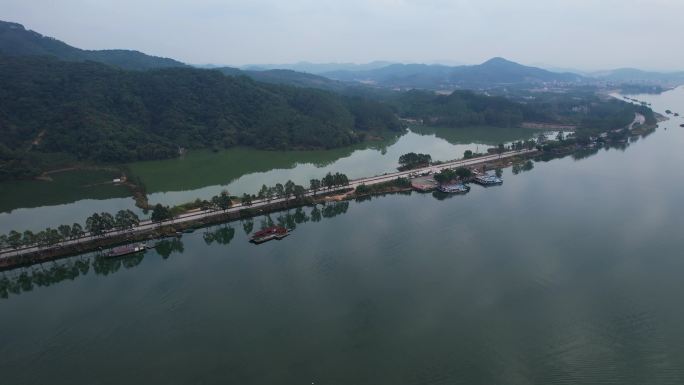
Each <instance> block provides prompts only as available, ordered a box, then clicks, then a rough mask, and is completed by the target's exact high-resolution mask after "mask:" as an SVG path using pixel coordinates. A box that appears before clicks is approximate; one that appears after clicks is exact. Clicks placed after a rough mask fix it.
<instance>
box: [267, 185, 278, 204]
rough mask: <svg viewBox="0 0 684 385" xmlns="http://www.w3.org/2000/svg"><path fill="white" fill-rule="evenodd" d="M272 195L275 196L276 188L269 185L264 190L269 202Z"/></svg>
mask: <svg viewBox="0 0 684 385" xmlns="http://www.w3.org/2000/svg"><path fill="white" fill-rule="evenodd" d="M274 196H276V188H275V187H269V188H268V190H267V191H266V199H267V200H268V201H269V202H270V201H271V199H273V197H274Z"/></svg>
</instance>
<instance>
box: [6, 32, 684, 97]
mask: <svg viewBox="0 0 684 385" xmlns="http://www.w3.org/2000/svg"><path fill="white" fill-rule="evenodd" d="M0 55H8V56H53V57H56V58H58V59H60V60H65V61H95V62H99V63H104V64H107V65H110V66H114V67H118V68H122V69H127V70H149V69H155V68H169V67H189V66H188V65H187V64H185V63H182V62H180V61H177V60H174V59H169V58H163V57H157V56H150V55H146V54H144V53H142V52H138V51H132V50H83V49H80V48H76V47H72V46H70V45H68V44H66V43H64V42H62V41H59V40H57V39H54V38H52V37H47V36H43V35H41V34H40V33H38V32H34V31H31V30H27V29H26V28H24V26H23V25H21V24H17V23H11V22H4V21H0ZM195 67H196V68H204V69H213V70H218V71H221V72H222V73H224V74H226V75H229V76H247V77H250V78H252V79H254V80H257V81H261V82H267V83H273V84H285V85H293V86H298V87H310V88H319V89H326V90H333V91H340V90H346V89H348V88H349V87H350V86H358V85H360V84H364V85H372V86H374V87H381V88H400V89H413V88H419V89H433V90H449V91H450V90H454V89H475V90H477V89H490V88H497V87H509V86H510V87H518V86H522V87H525V86H538V85H574V84H597V83H610V84H615V85H620V84H622V83H629V84H646V85H658V86H674V85H680V84H684V72H676V73H660V72H647V71H641V70H637V69H629V68H624V69H617V70H611V71H601V72H595V73H584V74H581V75H580V74H577V73H574V72H557V71H548V70H545V69H542V68H538V67H532V66H525V65H521V64H518V63H515V62H512V61H509V60H506V59H503V58H498V57H497V58H493V59H490V60H488V61H486V62H484V63H482V64H478V65H458V66H447V65H441V64H400V63H391V62H386V61H376V62H371V63H367V64H354V63H323V64H316V63H309V62H299V63H295V64H264V65H250V66H245V67H242V68H233V67H220V66H212V65H204V66H195ZM357 88H358V87H357Z"/></svg>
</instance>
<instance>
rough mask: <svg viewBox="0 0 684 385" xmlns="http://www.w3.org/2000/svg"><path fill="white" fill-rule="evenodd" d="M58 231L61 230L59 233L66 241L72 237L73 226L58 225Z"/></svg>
mask: <svg viewBox="0 0 684 385" xmlns="http://www.w3.org/2000/svg"><path fill="white" fill-rule="evenodd" d="M57 231H59V235H60V236H61V237H62V239H63V240H65V241H66V240H67V239H69V238H71V226H69V225H59V227H57Z"/></svg>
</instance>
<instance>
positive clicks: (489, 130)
mask: <svg viewBox="0 0 684 385" xmlns="http://www.w3.org/2000/svg"><path fill="white" fill-rule="evenodd" d="M538 134H539V132H538V131H532V130H525V129H518V128H493V127H486V128H482V127H479V128H478V127H472V128H462V129H458V130H452V129H432V128H422V127H418V128H413V129H412V130H411V131H408V132H407V133H405V134H402V135H400V136H398V135H397V134H396V133H389V134H388V135H387V136H388V138H387V139H385V140H383V141H378V142H369V143H363V144H359V145H356V146H352V147H345V148H340V149H334V150H325V151H259V150H253V149H243V148H237V149H230V150H226V151H221V152H218V153H211V152H209V151H196V152H191V153H189V154H188V155H186V156H184V157H183V158H179V159H171V160H162V161H152V162H139V163H133V164H130V165H128V167H129V169H130V171H131V173H132V175H133V176H135V177H138V178H140V180H142V182H143V184H144V185H145V187H146V190H147V192H148V196H149V201H150V202H151V203H152V204H155V203H162V204H166V205H175V204H180V203H185V202H190V201H194V200H195V199H197V198H200V199H209V198H211V197H212V196H214V195H217V194H219V193H220V192H221V191H223V190H228V191H229V192H230V193H231V194H234V195H242V194H243V193H256V192H257V191H259V189H260V187H261V185H262V184H267V185H269V186H270V185H275V184H276V183H283V184H284V183H285V182H286V181H287V180H288V179H291V180H293V181H295V182H296V183H299V184H303V185H305V186H308V184H309V180H310V179H312V178H321V177H323V176H324V175H325V174H326V173H327V172H333V173H335V172H342V173H345V174H347V175H348V176H349V177H350V178H359V177H364V176H372V175H377V174H382V173H384V172H392V171H396V168H397V166H398V159H399V156H401V155H402V154H405V153H407V152H411V151H414V152H422V153H428V154H431V155H432V156H433V159H434V160H442V161H446V160H452V159H457V158H461V157H462V156H463V152H464V151H465V150H471V151H482V152H484V151H485V150H486V148H488V147H492V146H496V145H497V144H498V143H510V142H512V141H516V140H524V139H528V138H531V137H534V136H535V135H538ZM547 134H548V135H549V136H553V135H555V133H554V132H548V133H547ZM116 177H119V175H115V174H112V173H111V172H94V171H74V172H65V173H58V174H53V175H52V178H53V179H54V181H52V182H46V181H21V182H11V183H0V233H8V232H9V231H11V230H18V231H23V230H33V231H40V230H43V229H44V228H45V227H48V226H51V227H53V228H54V227H57V226H59V225H60V224H71V223H73V222H79V223H81V224H83V222H84V221H85V219H86V218H87V217H88V216H90V215H91V214H92V213H93V212H102V211H106V212H110V213H114V212H116V211H118V210H121V209H130V210H133V211H134V212H136V213H137V214H138V215H139V216H140V217H143V218H144V217H147V216H146V215H145V214H144V213H143V212H142V210H140V209H138V208H137V207H135V202H134V201H133V199H132V198H130V193H129V192H128V191H127V189H126V188H125V187H122V186H114V185H112V184H111V181H112V179H113V178H116ZM36 218H40V220H36Z"/></svg>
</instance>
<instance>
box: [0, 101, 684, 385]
mask: <svg viewBox="0 0 684 385" xmlns="http://www.w3.org/2000/svg"><path fill="white" fill-rule="evenodd" d="M635 97H636V98H637V99H640V100H645V101H649V102H652V103H653V108H654V109H655V110H656V111H664V110H665V109H668V108H669V109H671V110H673V111H678V110H679V112H684V89H682V88H680V89H677V90H674V91H670V92H668V94H667V95H660V96H658V95H638V96H635ZM683 123H684V120H681V119H679V118H673V119H672V120H670V121H668V122H664V123H661V124H660V128H659V129H657V131H656V132H655V133H653V134H652V135H650V136H648V137H645V138H640V139H638V140H635V141H633V142H632V143H630V145H629V146H628V147H627V148H626V149H622V150H620V149H610V150H600V151H599V152H598V153H596V154H594V155H592V156H589V157H586V158H583V159H574V158H572V157H566V158H563V159H556V160H551V161H549V162H537V163H535V167H534V169H533V170H531V171H527V172H522V173H519V174H517V175H513V174H512V173H511V171H510V169H508V170H505V171H504V179H505V182H504V184H503V185H502V186H499V187H492V188H482V187H478V186H473V189H472V190H471V192H470V193H468V194H467V195H464V196H454V197H451V198H447V199H442V198H441V197H435V196H433V195H432V194H416V193H413V194H410V195H391V196H385V197H377V198H373V199H372V200H368V201H363V202H344V203H337V204H328V205H327V206H325V207H323V206H318V207H317V208H310V207H308V208H305V209H303V210H300V211H299V212H297V211H295V210H291V211H290V212H289V213H280V214H273V215H272V216H271V219H272V220H273V221H275V222H278V221H282V222H283V223H286V224H288V225H289V226H291V227H295V230H294V231H293V232H292V235H291V236H290V237H288V238H286V239H284V240H282V241H277V242H276V241H273V242H269V243H265V244H263V245H259V246H255V245H252V244H249V243H248V242H247V239H248V238H247V235H246V231H245V228H244V227H247V230H250V229H249V226H250V224H251V225H253V227H254V228H258V227H259V226H260V224H261V222H262V221H265V218H256V219H255V220H254V221H253V223H250V222H246V223H240V222H235V223H231V224H227V225H222V226H215V227H212V228H209V229H204V230H198V231H196V232H195V233H192V234H186V235H184V236H183V237H182V238H181V239H180V240H179V241H176V242H175V243H172V242H170V241H169V242H167V243H165V244H162V245H160V246H159V247H157V248H156V249H155V250H150V251H148V252H147V253H146V254H145V255H144V257H138V258H129V259H123V260H119V261H110V262H106V261H100V260H98V259H94V258H92V257H90V256H80V257H75V258H72V259H70V260H64V261H61V262H58V263H57V264H56V265H53V264H51V263H50V264H45V265H43V266H38V267H35V268H31V269H26V270H25V271H22V270H15V271H12V272H9V273H5V277H6V278H7V279H8V280H11V281H13V282H22V283H23V289H17V290H16V293H9V294H8V298H6V299H0V314H1V315H2V316H1V317H0V330H2V333H0V354H1V355H2V357H3V359H2V360H0V373H2V378H3V381H2V382H3V383H8V384H44V383H48V382H49V383H53V384H73V383H92V384H120V383H165V384H227V383H228V384H233V383H234V384H393V385H394V384H597V383H605V384H646V383H648V384H681V383H682V382H684V349H683V348H682V346H684V307H682V306H681V298H682V295H683V294H684V279H682V277H683V276H684V258H683V257H682V255H683V254H682V250H683V249H684V237H683V236H682V229H684V205H682V204H681V200H682V197H683V196H684V182H683V181H682V178H681V175H682V173H681V171H680V165H681V164H682V163H684V152H683V151H681V148H682V145H684V128H680V127H679V124H683ZM436 198H439V199H436ZM286 214H289V215H286ZM79 267H80V269H81V270H77V268H79ZM22 273H24V274H26V276H25V278H21V275H20V274H22ZM31 276H32V277H34V278H33V279H28V278H26V277H31ZM46 276H49V277H50V278H49V279H47V278H45V277H46ZM36 277H38V278H36ZM40 277H42V278H40Z"/></svg>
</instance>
